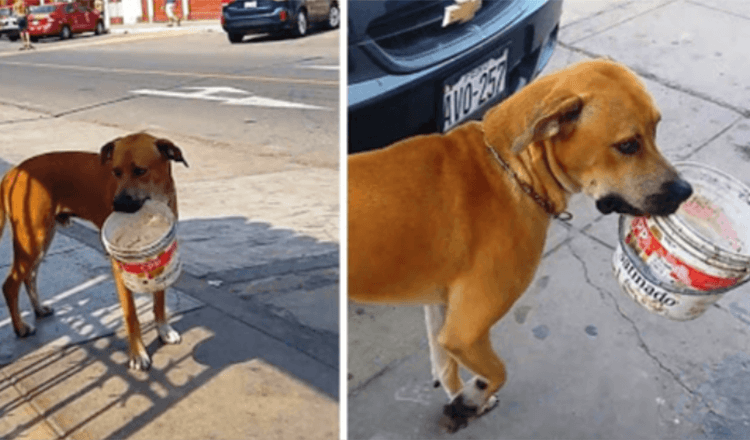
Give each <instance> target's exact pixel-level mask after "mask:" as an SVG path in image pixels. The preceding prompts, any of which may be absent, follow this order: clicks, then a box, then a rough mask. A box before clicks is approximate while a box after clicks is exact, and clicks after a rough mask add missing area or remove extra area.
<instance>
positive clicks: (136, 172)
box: [133, 168, 146, 177]
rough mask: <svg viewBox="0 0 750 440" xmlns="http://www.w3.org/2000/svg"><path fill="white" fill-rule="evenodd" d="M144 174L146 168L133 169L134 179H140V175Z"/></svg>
mask: <svg viewBox="0 0 750 440" xmlns="http://www.w3.org/2000/svg"><path fill="white" fill-rule="evenodd" d="M144 174H146V168H133V175H134V176H136V177H140V176H142V175H144Z"/></svg>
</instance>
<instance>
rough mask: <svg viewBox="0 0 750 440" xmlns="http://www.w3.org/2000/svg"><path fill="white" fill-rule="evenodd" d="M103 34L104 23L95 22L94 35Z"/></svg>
mask: <svg viewBox="0 0 750 440" xmlns="http://www.w3.org/2000/svg"><path fill="white" fill-rule="evenodd" d="M103 33H104V23H102V22H101V21H97V22H96V29H94V35H101V34H103Z"/></svg>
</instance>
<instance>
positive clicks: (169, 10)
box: [164, 0, 181, 26]
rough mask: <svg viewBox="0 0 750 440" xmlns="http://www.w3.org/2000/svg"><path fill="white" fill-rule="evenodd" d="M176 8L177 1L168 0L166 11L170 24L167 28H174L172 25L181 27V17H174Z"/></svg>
mask: <svg viewBox="0 0 750 440" xmlns="http://www.w3.org/2000/svg"><path fill="white" fill-rule="evenodd" d="M174 6H175V0H167V3H166V5H165V6H164V10H165V12H166V13H167V18H168V19H169V24H168V25H167V26H172V23H175V22H176V23H177V26H179V25H180V19H181V17H176V16H175V15H174Z"/></svg>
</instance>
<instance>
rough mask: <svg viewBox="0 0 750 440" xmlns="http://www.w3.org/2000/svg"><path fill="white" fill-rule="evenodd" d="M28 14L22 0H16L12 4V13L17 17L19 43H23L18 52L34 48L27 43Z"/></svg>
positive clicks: (29, 42)
mask: <svg viewBox="0 0 750 440" xmlns="http://www.w3.org/2000/svg"><path fill="white" fill-rule="evenodd" d="M28 12H29V11H28V10H27V9H26V3H25V2H24V0H16V1H15V3H13V13H14V14H15V15H16V17H18V32H19V33H20V34H21V41H22V42H23V46H21V48H20V49H19V50H27V49H33V48H34V46H32V45H31V41H29V20H28V18H27V17H26V16H27V15H28Z"/></svg>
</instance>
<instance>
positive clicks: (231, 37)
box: [227, 32, 245, 44]
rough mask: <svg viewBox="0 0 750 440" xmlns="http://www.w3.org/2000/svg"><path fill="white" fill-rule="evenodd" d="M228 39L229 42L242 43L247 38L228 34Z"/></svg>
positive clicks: (232, 33)
mask: <svg viewBox="0 0 750 440" xmlns="http://www.w3.org/2000/svg"><path fill="white" fill-rule="evenodd" d="M227 38H229V42H230V43H232V44H234V43H241V42H242V39H243V38H245V34H238V33H235V32H229V33H227Z"/></svg>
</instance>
